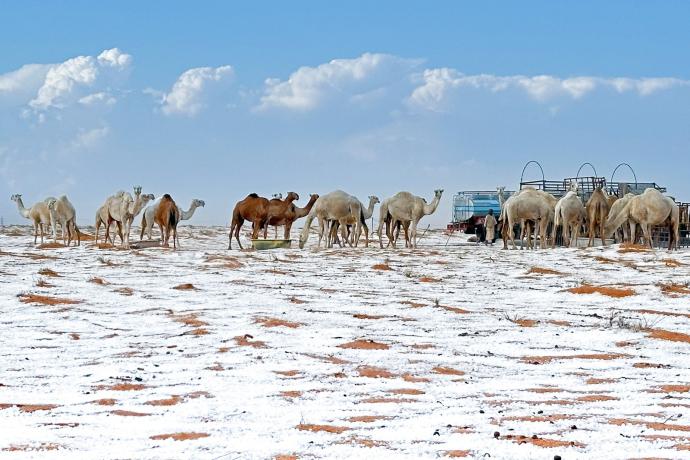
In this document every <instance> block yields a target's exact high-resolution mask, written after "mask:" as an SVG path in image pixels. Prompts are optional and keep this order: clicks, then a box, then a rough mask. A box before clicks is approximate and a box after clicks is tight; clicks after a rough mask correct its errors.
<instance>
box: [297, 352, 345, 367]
mask: <svg viewBox="0 0 690 460" xmlns="http://www.w3.org/2000/svg"><path fill="white" fill-rule="evenodd" d="M304 356H309V357H310V358H314V359H318V360H321V361H325V362H327V363H331V364H338V365H341V364H350V361H347V360H345V359H341V358H338V357H336V356H331V355H317V354H314V353H305V354H304Z"/></svg>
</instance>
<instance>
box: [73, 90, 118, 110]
mask: <svg viewBox="0 0 690 460" xmlns="http://www.w3.org/2000/svg"><path fill="white" fill-rule="evenodd" d="M116 102H117V99H116V98H115V97H113V96H112V95H111V94H110V93H107V92H104V91H100V92H98V93H93V94H89V95H87V96H84V97H82V98H80V99H79V103H80V104H82V105H86V106H93V105H99V104H101V105H113V104H115V103H116Z"/></svg>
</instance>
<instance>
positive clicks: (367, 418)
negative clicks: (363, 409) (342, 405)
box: [347, 415, 391, 423]
mask: <svg viewBox="0 0 690 460" xmlns="http://www.w3.org/2000/svg"><path fill="white" fill-rule="evenodd" d="M390 418H391V417H388V416H385V415H358V416H355V417H350V418H348V419H347V421H348V422H353V423H356V422H362V423H372V422H376V421H378V420H390Z"/></svg>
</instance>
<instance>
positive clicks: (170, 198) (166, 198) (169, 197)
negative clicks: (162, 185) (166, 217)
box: [163, 193, 172, 200]
mask: <svg viewBox="0 0 690 460" xmlns="http://www.w3.org/2000/svg"><path fill="white" fill-rule="evenodd" d="M163 199H164V200H172V197H171V196H170V195H169V194H167V193H166V194H165V195H163Z"/></svg>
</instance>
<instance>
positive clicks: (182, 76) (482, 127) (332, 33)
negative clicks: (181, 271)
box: [0, 1, 690, 224]
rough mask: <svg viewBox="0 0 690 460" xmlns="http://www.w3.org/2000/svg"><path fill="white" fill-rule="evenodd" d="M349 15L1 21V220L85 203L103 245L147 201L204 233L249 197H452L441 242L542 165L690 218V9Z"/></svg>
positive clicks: (342, 7)
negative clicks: (105, 219)
mask: <svg viewBox="0 0 690 460" xmlns="http://www.w3.org/2000/svg"><path fill="white" fill-rule="evenodd" d="M330 3H333V2H330ZM330 3H324V2H297V3H285V2H252V3H251V5H239V4H234V3H230V2H205V3H200V2H195V3H191V2H190V3H182V2H110V3H107V4H106V3H105V2H103V4H94V3H93V2H79V1H70V2H66V1H64V2H63V1H55V2H30V1H29V2H16V3H14V4H7V5H3V14H2V15H1V16H0V56H1V57H2V59H0V196H1V195H2V194H4V195H5V196H6V197H7V199H2V200H0V215H2V216H3V217H4V219H5V221H6V222H22V221H23V220H22V219H21V218H20V217H19V215H18V213H17V211H16V209H15V208H14V204H13V203H12V202H11V201H10V200H9V196H10V195H11V194H13V193H22V194H23V196H24V198H25V202H26V204H27V205H28V204H31V203H33V202H35V201H38V200H39V199H42V198H44V197H45V196H47V195H57V194H62V193H66V194H67V195H68V196H70V198H71V200H72V201H73V202H74V203H75V205H76V207H77V212H78V217H79V221H80V222H82V223H91V221H92V220H93V215H94V214H95V210H96V208H97V207H98V206H99V205H100V204H101V203H102V201H103V200H104V199H105V198H106V197H107V196H108V195H109V194H111V193H113V192H115V191H116V190H119V189H127V190H130V189H131V187H132V186H133V185H137V184H140V185H142V186H143V189H144V191H145V192H150V193H154V194H156V195H160V194H162V193H166V192H167V193H171V195H173V197H174V198H176V199H177V201H179V202H180V203H181V204H182V205H183V206H186V205H187V204H188V202H189V201H190V200H191V199H192V198H201V199H204V200H205V201H206V203H207V206H206V208H205V209H203V210H201V211H200V212H199V214H198V215H197V216H195V219H194V221H195V222H197V223H205V224H224V223H227V221H228V217H229V214H230V211H231V209H232V206H233V205H234V203H235V202H236V201H237V200H239V199H241V198H243V197H244V196H245V195H246V194H247V193H250V192H257V193H260V194H263V195H266V196H269V195H270V194H272V193H275V192H283V193H285V192H287V191H289V190H293V191H296V192H298V193H299V194H300V195H301V197H302V199H301V200H300V203H301V204H304V203H306V201H307V197H308V194H309V193H326V192H328V191H331V190H333V189H335V188H342V189H344V190H346V191H349V192H350V193H353V194H355V195H357V196H359V197H360V199H361V200H362V201H365V200H366V197H367V195H371V194H375V195H378V196H379V197H381V198H383V197H386V196H390V195H392V194H393V193H395V192H397V191H399V190H410V191H412V192H414V193H417V194H419V195H422V196H426V197H427V198H431V197H432V196H433V190H434V189H435V188H444V189H445V191H446V192H445V196H444V200H443V201H442V204H441V207H440V208H439V210H438V211H437V214H436V215H435V216H434V217H433V218H432V219H429V222H430V223H433V224H443V223H445V222H446V221H447V220H448V218H449V216H450V198H451V196H452V193H453V192H455V191H458V190H465V189H477V188H480V189H493V188H495V187H496V186H497V185H506V186H507V187H508V188H509V189H510V188H514V187H515V186H516V185H517V183H518V182H519V176H520V171H521V170H522V166H523V165H524V164H525V163H526V162H527V161H528V160H532V159H534V160H538V161H540V162H541V164H542V165H543V166H544V169H545V172H546V175H547V178H549V179H561V178H563V177H566V176H572V175H574V174H575V173H576V172H577V169H578V167H579V165H580V164H581V163H583V162H585V161H589V162H592V163H593V164H594V165H595V166H596V167H597V169H598V172H599V173H600V175H605V176H607V177H609V176H610V174H611V172H612V170H613V168H614V167H615V166H616V165H617V164H619V163H620V162H623V161H626V162H628V163H630V164H631V165H632V166H633V167H634V168H635V170H636V173H637V176H638V178H639V179H640V180H645V181H646V180H653V181H656V182H658V183H661V184H663V185H666V186H667V187H668V188H669V192H671V193H672V194H673V195H675V196H676V197H678V198H681V199H684V200H686V201H688V200H690V185H688V181H687V176H688V167H687V165H686V163H685V161H686V157H687V156H688V152H689V151H690V129H688V128H689V125H690V123H689V122H690V46H689V45H688V44H689V43H690V30H689V29H688V28H687V25H686V23H687V18H688V17H690V4H688V3H687V2H680V1H678V2H671V1H669V2H631V1H609V2H586V1H585V2H552V1H548V2H547V1H543V2H476V3H469V2H434V3H429V2H425V3H422V2H419V3H413V2H404V3H403V2H387V1H380V2H341V3H340V4H338V5H335V4H330ZM527 175H528V176H531V177H529V178H536V176H537V173H536V172H535V171H532V170H529V171H528V173H527ZM617 177H618V178H620V179H622V180H624V179H627V178H629V177H630V174H629V173H628V172H627V171H626V170H621V171H619V175H618V176H617Z"/></svg>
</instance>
